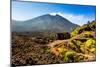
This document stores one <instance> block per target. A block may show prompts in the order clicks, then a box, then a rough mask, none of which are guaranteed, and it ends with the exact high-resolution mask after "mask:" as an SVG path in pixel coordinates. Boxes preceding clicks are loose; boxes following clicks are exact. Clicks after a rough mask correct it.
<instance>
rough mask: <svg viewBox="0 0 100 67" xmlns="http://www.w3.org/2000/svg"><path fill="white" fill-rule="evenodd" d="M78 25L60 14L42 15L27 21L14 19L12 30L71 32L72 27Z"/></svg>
mask: <svg viewBox="0 0 100 67" xmlns="http://www.w3.org/2000/svg"><path fill="white" fill-rule="evenodd" d="M74 26H78V25H76V24H73V23H71V22H70V21H69V20H67V19H65V18H63V17H62V16H60V15H55V16H53V15H50V14H46V15H42V16H39V17H36V18H33V19H30V20H27V21H23V22H21V21H14V20H13V21H12V23H11V27H12V31H17V32H20V31H25V32H26V31H36V32H43V31H47V32H70V31H71V29H72V27H74Z"/></svg>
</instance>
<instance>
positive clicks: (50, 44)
mask: <svg viewBox="0 0 100 67" xmlns="http://www.w3.org/2000/svg"><path fill="white" fill-rule="evenodd" d="M67 41H68V40H56V41H54V42H52V43H49V44H48V46H50V47H53V46H54V45H56V44H60V43H63V42H67Z"/></svg>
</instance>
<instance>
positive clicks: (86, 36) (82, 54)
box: [51, 21, 96, 62]
mask: <svg viewBox="0 0 100 67" xmlns="http://www.w3.org/2000/svg"><path fill="white" fill-rule="evenodd" d="M51 52H53V53H54V54H55V55H57V56H61V57H62V58H63V60H65V61H66V62H83V61H95V60H96V59H95V53H96V22H95V21H92V22H89V23H88V24H85V25H83V26H81V27H77V28H76V29H75V30H74V31H72V32H71V38H70V39H67V40H66V41H64V42H61V43H59V44H55V45H54V46H53V47H52V48H51Z"/></svg>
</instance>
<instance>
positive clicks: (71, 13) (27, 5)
mask: <svg viewBox="0 0 100 67" xmlns="http://www.w3.org/2000/svg"><path fill="white" fill-rule="evenodd" d="M95 13H96V7H95V6H86V5H85V6H83V5H71V4H56V3H40V2H21V1H12V20H17V21H26V20H29V19H32V18H35V17H38V16H41V15H45V14H50V15H56V14H58V15H61V16H63V17H64V18H66V19H68V20H69V21H71V22H72V23H75V24H78V25H83V24H86V23H87V22H88V21H92V20H95V19H96V18H95Z"/></svg>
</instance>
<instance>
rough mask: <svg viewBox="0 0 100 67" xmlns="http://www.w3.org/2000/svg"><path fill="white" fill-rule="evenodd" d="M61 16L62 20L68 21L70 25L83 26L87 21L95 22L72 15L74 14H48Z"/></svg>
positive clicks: (90, 18) (81, 16)
mask: <svg viewBox="0 0 100 67" xmlns="http://www.w3.org/2000/svg"><path fill="white" fill-rule="evenodd" d="M57 14H59V15H61V16H63V17H64V18H66V19H68V20H69V21H71V22H72V23H75V24H78V25H83V24H86V23H87V22H88V21H92V20H95V18H93V17H86V16H85V15H74V14H66V13H61V12H57V13H56V12H55V13H50V15H57Z"/></svg>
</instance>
